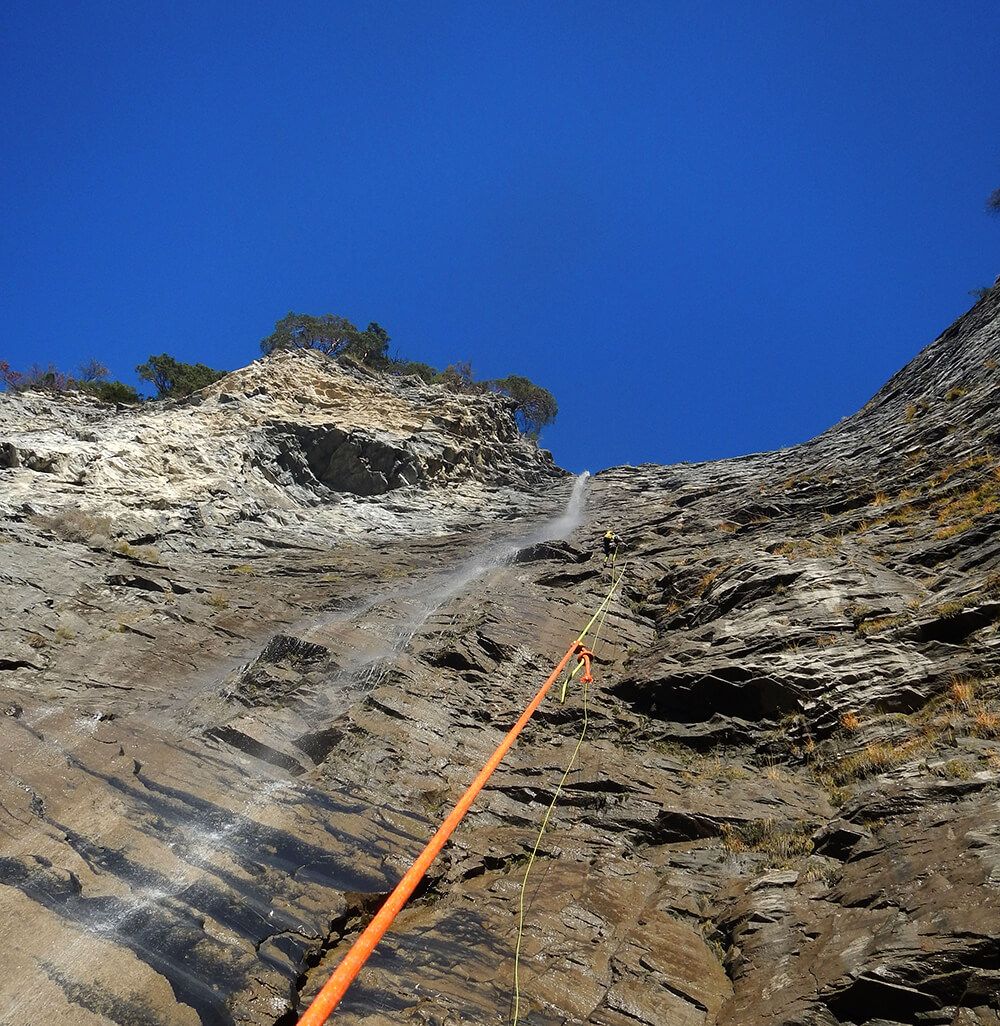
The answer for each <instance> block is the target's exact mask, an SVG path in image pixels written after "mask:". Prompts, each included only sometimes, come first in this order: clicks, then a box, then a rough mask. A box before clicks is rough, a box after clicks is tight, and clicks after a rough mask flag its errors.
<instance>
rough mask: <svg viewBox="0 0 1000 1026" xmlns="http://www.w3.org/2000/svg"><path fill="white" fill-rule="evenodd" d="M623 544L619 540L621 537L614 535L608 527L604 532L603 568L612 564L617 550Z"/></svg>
mask: <svg viewBox="0 0 1000 1026" xmlns="http://www.w3.org/2000/svg"><path fill="white" fill-rule="evenodd" d="M624 544H625V543H624V542H623V541H622V540H621V537H620V536H619V535H617V534H615V532H614V531H612V530H611V528H610V527H609V528H608V529H607V530H606V531H605V532H604V565H605V566H607V565H608V563H610V562H612V561H613V560H614V559H617V557H618V550H619V549H620V548H621V547H622V546H623V545H624Z"/></svg>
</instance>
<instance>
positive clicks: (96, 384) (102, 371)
mask: <svg viewBox="0 0 1000 1026" xmlns="http://www.w3.org/2000/svg"><path fill="white" fill-rule="evenodd" d="M109 374H110V372H109V371H108V368H107V367H105V366H104V365H103V364H102V363H99V362H98V361H97V360H88V361H87V362H86V363H85V364H83V366H81V367H80V369H79V370H78V371H77V373H76V374H75V375H72V374H65V373H64V372H63V371H61V370H59V368H58V367H56V366H55V365H54V364H51V363H50V364H49V365H48V367H40V366H38V364H34V365H32V366H31V367H29V368H28V369H27V370H26V371H18V370H14V368H13V367H11V365H10V364H9V363H7V361H6V360H0V386H2V387H3V388H4V389H6V390H7V391H9V392H84V393H86V394H88V395H92V396H93V397H94V398H95V399H97V400H98V402H102V403H123V404H134V403H137V402H139V398H140V397H139V393H138V392H137V391H136V390H135V389H134V388H133V387H132V386H131V385H126V384H125V382H123V381H112V380H109V377H108V375H109Z"/></svg>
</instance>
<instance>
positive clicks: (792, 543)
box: [771, 534, 844, 560]
mask: <svg viewBox="0 0 1000 1026" xmlns="http://www.w3.org/2000/svg"><path fill="white" fill-rule="evenodd" d="M843 543H844V537H843V535H840V534H837V535H831V536H829V537H820V538H818V539H813V538H791V539H789V540H788V541H786V542H782V543H781V544H780V545H775V547H774V548H773V549H771V552H772V553H773V554H774V555H776V556H784V557H785V558H786V559H789V560H791V559H818V558H822V557H825V556H834V555H836V554H837V553H838V552H839V551H840V548H841V546H842V545H843Z"/></svg>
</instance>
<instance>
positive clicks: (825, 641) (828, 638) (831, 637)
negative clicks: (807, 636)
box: [816, 634, 840, 648]
mask: <svg viewBox="0 0 1000 1026" xmlns="http://www.w3.org/2000/svg"><path fill="white" fill-rule="evenodd" d="M838 641H840V635H839V634H821V635H820V636H819V637H818V638H817V639H816V647H817V648H829V647H830V646H831V645H836V644H837V642H838Z"/></svg>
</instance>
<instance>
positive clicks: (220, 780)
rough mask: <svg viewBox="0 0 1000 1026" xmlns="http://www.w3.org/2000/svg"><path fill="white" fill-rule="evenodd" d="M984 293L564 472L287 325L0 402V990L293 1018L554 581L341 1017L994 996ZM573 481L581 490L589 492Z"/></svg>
mask: <svg viewBox="0 0 1000 1026" xmlns="http://www.w3.org/2000/svg"><path fill="white" fill-rule="evenodd" d="M998 367H1000V290H998V289H994V290H993V292H992V293H990V294H989V295H987V297H986V298H985V299H983V300H982V301H981V302H980V303H978V304H977V305H976V307H975V308H974V309H973V310H972V311H970V313H969V314H967V315H966V316H965V317H964V318H962V319H961V320H960V321H958V322H957V323H956V324H955V325H954V326H953V327H952V328H950V329H949V330H948V331H947V332H946V333H945V334H944V335H943V336H941V338H940V339H938V340H937V341H936V342H935V343H934V344H933V345H931V346H930V347H928V348H927V349H926V350H924V352H923V353H921V354H920V355H919V356H918V357H917V358H916V359H915V360H914V361H913V362H912V363H911V364H910V365H909V366H908V367H907V368H905V369H904V370H903V371H901V372H900V373H899V374H898V375H897V376H896V377H895V378H893V379H892V380H891V381H890V382H889V383H888V384H887V385H886V386H885V388H884V389H882V391H881V392H879V394H878V395H876V396H875V397H874V398H873V399H872V400H871V402H870V403H868V405H867V406H865V408H864V409H863V410H861V411H860V412H859V413H858V414H856V415H855V416H853V417H851V418H849V419H848V420H846V421H844V422H842V423H841V424H839V425H837V426H836V427H835V428H833V429H831V430H830V431H828V432H827V433H825V434H824V435H821V436H820V437H819V438H816V439H814V440H813V441H811V442H808V443H806V444H804V445H800V446H796V447H794V448H791V449H787V450H783V451H780V452H776V453H768V454H761V455H755V456H748V457H745V458H741V459H736V460H727V461H723V462H720V463H715V464H697V465H678V466H671V467H657V466H642V467H621V468H616V469H613V470H609V471H605V472H602V473H601V474H599V475H597V477H596V478H594V479H593V480H592V481H591V482H590V483H589V485H588V486H587V488H586V490H585V491H583V490H582V489H581V487H580V484H579V483H577V485H575V486H574V485H573V484H572V482H571V481H570V480H569V479H568V478H566V477H565V476H563V475H562V474H561V472H559V471H557V470H556V468H554V467H553V465H552V463H551V461H550V460H549V459H548V457H547V454H545V453H543V452H541V451H539V450H538V449H536V448H535V447H534V446H532V445H530V444H528V443H526V442H523V441H520V440H519V439H518V437H517V434H516V429H515V427H514V424H513V420H512V417H511V414H510V410H509V407H508V406H507V405H506V403H505V402H504V401H503V400H501V399H498V398H492V397H475V398H470V397H463V396H455V395H451V394H449V393H445V392H443V391H440V390H438V389H436V388H431V387H428V386H424V385H422V384H420V383H416V382H412V381H410V382H408V381H402V382H399V381H391V380H386V379H383V378H381V377H379V376H375V375H369V374H365V373H362V372H360V371H355V370H351V369H349V368H344V367H340V366H338V365H336V364H333V363H331V362H329V361H327V360H325V359H323V358H321V357H318V356H316V355H314V354H306V355H304V356H303V355H301V354H300V355H287V356H281V357H277V358H274V359H271V360H268V361H262V362H260V363H257V364H254V365H252V366H251V367H249V368H246V369H244V370H242V371H238V372H235V373H234V374H231V375H229V376H227V377H226V378H224V379H223V380H221V381H220V382H218V383H217V384H216V385H213V386H212V387H211V388H209V389H206V390H205V391H204V392H203V393H202V394H200V395H198V396H195V397H193V398H192V399H191V400H188V401H185V402H181V403H168V404H153V405H150V406H148V407H146V408H143V409H141V410H138V411H127V412H121V411H118V412H108V411H107V410H105V409H103V408H100V407H97V406H94V405H91V404H89V403H87V402H85V401H83V400H73V399H65V398H64V399H54V398H51V397H42V396H37V395H36V396H20V397H16V396H0V465H2V466H3V467H4V468H5V469H0V518H2V519H0V574H2V575H3V579H4V584H5V588H4V592H3V596H4V597H3V604H4V608H3V612H4V615H3V621H2V632H0V710H2V711H4V713H5V715H4V716H3V717H2V718H0V730H2V732H3V759H4V775H3V780H2V783H0V914H2V916H3V919H2V921H3V922H4V924H5V926H4V937H5V940H6V944H5V945H4V948H3V951H2V952H0V964H2V968H3V972H0V1023H4V1024H6V1026H27V1024H29V1023H31V1024H34V1023H37V1022H39V1021H43V1020H46V1019H49V1018H54V1017H55V1016H56V1015H58V1016H60V1017H62V1019H63V1020H64V1021H66V1022H71V1023H74V1024H76V1023H80V1024H84V1026H98V1024H100V1026H107V1024H109V1023H117V1024H122V1026H124V1024H139V1026H146V1024H151V1026H167V1024H170V1026H173V1024H197V1023H203V1024H220V1026H230V1024H233V1023H239V1024H247V1026H249V1024H254V1026H272V1024H273V1026H289V1024H291V1023H294V1022H295V1020H296V1018H297V1013H298V1012H301V1010H302V1009H303V1008H304V1006H305V1003H306V1002H307V1001H308V1000H309V999H310V998H311V997H312V995H313V994H314V993H315V992H316V990H317V989H318V988H319V986H320V985H321V984H322V982H323V980H324V979H325V978H326V977H327V975H328V974H329V972H330V971H331V969H332V967H333V966H334V965H335V964H336V962H337V961H338V960H339V958H340V957H341V956H342V955H343V953H344V951H345V950H346V948H347V946H348V945H349V943H350V941H351V940H352V939H353V937H354V936H355V935H356V933H357V931H358V930H359V928H360V927H361V926H362V925H363V923H364V922H365V920H366V917H367V916H368V915H369V914H370V913H371V912H372V911H373V910H374V908H375V907H377V905H378V904H379V903H380V901H381V900H382V898H383V897H384V896H385V894H386V893H387V892H388V891H389V890H390V889H391V888H392V886H393V885H394V883H395V881H396V880H397V879H398V878H399V876H400V875H401V873H402V872H403V871H404V870H405V868H406V866H407V865H408V864H409V861H410V860H411V859H412V857H413V856H414V855H415V854H416V852H417V851H418V850H419V849H420V848H421V847H422V845H423V843H424V841H425V840H426V838H427V837H428V836H429V835H430V834H431V833H432V832H433V830H434V828H435V826H436V824H437V823H438V822H439V820H440V818H441V817H442V815H443V813H444V812H445V811H446V810H447V809H448V808H449V807H450V805H451V804H452V802H453V801H454V800H455V798H456V797H457V796H458V794H459V793H460V792H461V790H462V789H463V788H464V787H465V785H466V784H467V783H468V781H469V780H470V779H471V777H472V776H473V775H474V773H475V772H476V770H477V769H478V768H479V766H480V765H481V764H482V763H483V761H484V760H485V759H486V758H487V756H488V755H489V753H490V752H491V751H492V750H493V748H494V747H495V745H496V744H497V743H498V741H499V739H500V738H501V736H502V734H503V733H504V732H505V731H506V729H507V728H508V727H509V725H510V724H511V723H512V722H513V721H514V720H515V719H516V717H517V715H518V714H519V712H520V710H521V709H522V708H523V706H524V705H525V703H526V702H527V700H528V698H529V697H530V695H531V694H532V693H533V692H534V690H535V689H536V688H537V686H538V684H539V683H540V681H541V679H542V678H543V677H544V676H545V674H546V673H547V671H548V668H549V667H550V666H551V665H552V664H553V663H554V662H555V661H556V660H557V659H558V658H559V656H560V655H561V654H562V652H563V651H565V649H566V646H567V645H568V643H569V642H570V641H572V639H573V638H574V637H575V636H576V635H577V633H578V632H579V631H580V629H581V628H582V626H583V625H584V624H585V623H586V622H587V620H588V619H590V617H591V615H592V613H593V611H594V610H595V609H596V608H597V607H598V606H599V604H600V602H601V599H602V597H603V596H604V595H605V594H606V593H607V590H608V587H609V585H610V583H611V572H610V571H609V570H606V569H604V568H603V567H602V566H601V560H600V558H599V557H596V556H594V555H593V552H594V548H595V543H596V541H597V539H598V538H599V537H600V534H602V533H603V530H604V528H605V527H606V526H607V525H608V524H612V525H614V526H615V527H616V529H617V530H618V531H619V532H620V533H621V534H623V536H624V537H625V538H626V540H627V542H628V550H627V552H626V554H625V557H624V564H619V569H620V568H621V567H622V565H624V577H623V578H622V587H621V593H620V596H619V598H618V600H617V601H616V602H615V603H614V604H613V605H612V606H611V608H610V610H609V611H608V614H607V616H606V617H605V618H604V619H603V620H602V621H601V624H600V636H599V637H598V638H596V639H593V641H592V647H594V649H595V652H596V660H595V666H594V676H595V683H594V685H593V687H592V688H591V689H588V690H587V692H584V690H583V688H582V686H581V685H579V684H577V683H573V684H571V685H570V687H569V688H568V691H567V696H566V701H565V703H560V702H559V700H558V696H557V695H555V694H554V695H553V696H552V697H550V698H549V699H547V701H546V703H545V704H544V705H543V707H542V708H541V710H540V711H539V713H538V714H537V715H536V717H535V719H534V720H533V721H532V723H531V724H530V725H529V727H528V728H527V730H526V731H525V734H524V735H523V737H522V738H521V740H520V741H519V742H518V744H517V745H516V746H515V748H514V749H513V750H512V752H511V753H510V755H509V756H508V758H507V759H506V760H505V762H504V764H503V765H502V766H501V768H500V770H498V772H497V773H496V775H495V776H494V777H493V779H492V780H491V782H490V784H489V785H488V786H487V788H486V790H485V791H484V792H483V794H482V795H481V797H480V799H479V801H478V802H477V803H476V805H475V806H474V808H473V810H472V812H471V813H470V814H469V816H468V817H467V818H466V820H465V822H464V823H463V825H462V826H461V828H460V829H459V831H458V833H457V834H456V836H455V838H454V840H453V842H452V843H451V844H450V845H449V846H448V847H447V848H446V850H445V852H444V853H443V854H442V856H441V857H440V858H439V860H438V861H437V863H436V864H435V866H434V867H433V870H432V872H431V874H430V877H429V878H428V880H427V882H426V884H425V885H424V886H423V887H422V888H421V890H419V891H418V894H417V896H416V897H415V898H414V899H413V900H412V901H411V902H410V904H409V905H408V906H407V908H406V909H405V910H404V911H403V913H402V914H401V915H400V917H399V919H398V920H397V923H396V926H395V928H394V930H393V931H392V932H391V933H390V935H389V936H388V937H387V938H386V940H385V941H384V942H383V944H382V945H381V946H380V947H379V949H378V951H377V952H376V954H375V955H374V956H373V958H372V960H371V961H370V962H369V965H368V967H367V968H366V969H365V970H364V971H363V973H362V975H361V977H360V978H359V979H358V981H357V982H356V984H355V986H354V987H353V988H352V990H351V991H350V992H349V994H348V996H347V998H346V999H345V1001H344V1003H343V1004H342V1006H341V1008H340V1009H339V1010H338V1012H337V1013H336V1016H337V1018H336V1020H335V1021H341V1022H345V1023H347V1022H355V1023H359V1024H360V1023H365V1024H369V1026H374V1024H382V1023H389V1022H392V1023H421V1024H438V1026H444V1024H453V1023H454V1024H457V1023H460V1022H473V1023H498V1024H499V1023H503V1022H509V1021H510V1018H511V1015H510V1012H511V999H512V980H513V954H514V949H515V945H516V942H517V934H518V917H517V910H518V904H519V893H520V891H521V883H522V875H523V873H524V869H525V866H526V864H527V858H528V855H529V853H530V852H531V851H532V848H533V847H534V845H535V841H536V837H537V834H538V829H539V826H540V824H541V822H542V818H543V816H544V814H545V810H546V808H547V806H548V805H549V802H550V801H551V799H552V798H553V795H554V794H555V793H556V788H557V785H558V783H559V780H560V778H561V777H562V775H563V772H564V770H565V769H566V767H567V765H568V764H569V763H570V760H571V756H572V755H573V753H574V750H575V749H576V747H577V744H578V742H579V740H580V738H581V734H582V732H583V742H582V744H581V745H580V750H579V756H578V758H577V759H576V760H575V763H574V766H573V768H572V769H571V770H570V772H569V774H568V776H567V778H566V783H565V786H564V787H563V788H562V791H561V793H560V795H559V798H558V801H557V802H556V804H555V806H554V808H553V811H552V814H551V818H550V820H549V823H548V828H547V830H546V832H545V833H544V836H543V837H542V839H541V842H540V844H539V848H538V858H537V860H536V862H535V864H534V868H533V870H532V876H531V878H530V879H529V883H528V886H527V888H526V890H525V894H526V901H525V905H526V913H525V919H524V927H523V936H522V939H521V958H520V969H519V982H520V991H521V994H520V1003H519V1011H520V1017H521V1021H522V1022H523V1023H526V1024H532V1026H555V1024H569V1023H591V1024H595V1026H598V1024H600V1026H635V1024H636V1023H640V1024H641V1023H645V1024H649V1026H673V1024H678V1026H680V1024H684V1026H687V1024H705V1026H713V1024H720V1026H721V1024H725V1026H737V1024H739V1026H743V1024H756V1023H760V1024H765V1023H766V1024H769V1026H770V1024H779V1023H784V1024H801V1026H835V1024H838V1023H857V1024H860V1023H875V1024H879V1023H882V1024H884V1023H912V1024H917V1023H930V1024H935V1023H941V1024H945V1023H947V1024H962V1026H966V1024H968V1026H972V1024H981V1026H985V1024H994V1026H996V1024H998V1023H1000V889H998V888H1000V827H998V821H997V811H998V807H1000V792H998V790H997V782H998V780H1000V638H998V635H997V624H998V622H1000V538H998V532H997V527H998V524H1000V469H998V461H997V457H996V453H997V448H998V447H1000V386H998V383H997V370H998ZM581 498H585V500H586V506H585V508H583V507H582V506H581V503H580V500H581Z"/></svg>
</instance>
